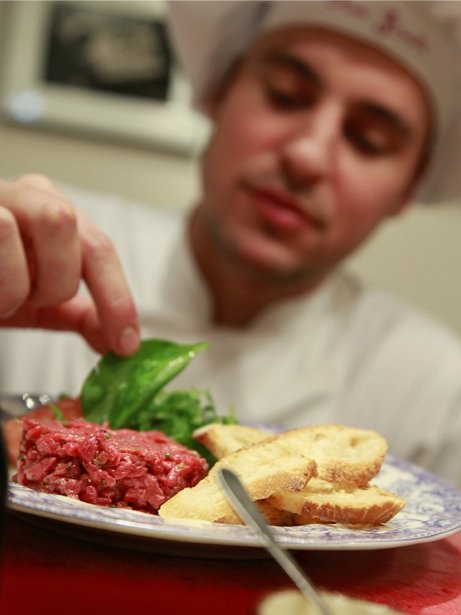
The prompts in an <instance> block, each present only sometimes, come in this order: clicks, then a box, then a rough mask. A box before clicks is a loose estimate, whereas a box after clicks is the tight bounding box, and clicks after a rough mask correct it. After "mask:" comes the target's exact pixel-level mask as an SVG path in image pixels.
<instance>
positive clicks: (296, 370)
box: [0, 187, 461, 487]
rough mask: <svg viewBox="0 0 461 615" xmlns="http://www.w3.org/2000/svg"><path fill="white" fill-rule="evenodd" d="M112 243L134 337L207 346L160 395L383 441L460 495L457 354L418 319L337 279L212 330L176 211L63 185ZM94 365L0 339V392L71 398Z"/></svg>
mask: <svg viewBox="0 0 461 615" xmlns="http://www.w3.org/2000/svg"><path fill="white" fill-rule="evenodd" d="M65 190H66V192H67V194H69V195H70V196H71V198H72V199H73V201H74V202H76V203H77V204H78V205H79V206H80V207H81V208H82V209H84V210H85V211H86V212H87V214H88V215H89V216H91V217H92V218H93V220H95V221H96V223H97V224H98V225H99V226H100V227H101V228H102V229H103V230H104V231H105V232H106V233H107V234H108V235H109V236H110V237H111V239H112V240H113V242H114V244H115V246H116V248H117V251H118V253H119V256H120V258H121V261H122V263H123V265H124V268H125V271H126V275H127V277H128V280H129V282H130V284H131V287H132V290H133V293H134V295H135V298H136V302H137V305H138V308H139V311H140V316H141V322H142V332H143V336H144V337H162V338H166V339H171V340H175V341H178V342H198V341H207V342H208V343H209V348H208V349H207V350H205V351H203V352H201V353H200V354H199V355H198V356H196V357H195V358H194V359H193V361H192V363H191V364H190V365H189V366H188V367H187V368H186V369H185V370H184V371H183V372H182V374H180V375H179V376H178V377H177V378H175V380H174V381H173V382H172V383H171V384H170V385H169V388H182V387H196V388H203V389H208V390H209V391H210V393H211V394H212V396H213V398H214V400H215V403H216V405H217V407H218V410H219V411H221V412H227V411H228V409H229V408H230V407H232V408H234V409H235V411H236V413H237V417H238V418H239V419H240V420H242V421H248V422H255V423H268V424H276V425H280V426H285V427H292V426H304V425H309V424H315V423H329V422H338V423H343V424H346V425H352V426H357V427H363V428H371V429H376V430H377V431H379V432H380V433H381V434H382V435H383V436H384V437H386V438H387V440H388V442H389V451H390V453H392V454H394V455H396V456H399V457H402V458H406V459H408V460H410V461H414V462H416V463H418V464H420V465H423V466H425V467H426V468H428V469H430V470H432V471H434V472H436V473H439V474H440V475H442V476H444V477H445V478H446V479H448V480H449V481H451V482H452V483H455V484H457V485H458V486H460V487H461V344H460V341H459V340H458V338H457V337H456V336H455V335H454V334H453V333H452V332H450V331H448V330H446V329H445V328H443V327H442V326H441V325H439V324H437V323H435V322H434V321H432V320H431V319H430V318H429V317H428V316H426V315H424V314H422V313H420V312H418V311H416V310H415V309H413V308H411V307H410V306H407V305H406V304H404V303H402V302H399V301H397V300H396V299H394V298H392V297H391V296H389V295H387V294H385V293H383V292H381V291H379V290H376V289H370V288H364V287H363V286H361V285H360V283H359V282H358V281H357V280H356V279H355V278H354V277H352V276H351V275H350V274H348V273H346V272H343V271H338V272H337V273H335V274H333V275H332V276H331V277H330V278H329V279H328V280H327V281H326V282H325V283H324V284H323V286H321V287H320V288H319V289H318V290H316V291H315V292H314V293H311V294H309V295H306V296H303V297H296V298H292V299H288V300H285V301H283V302H281V303H279V304H277V305H274V306H271V307H269V308H268V309H266V311H265V312H264V313H263V314H261V315H260V316H259V317H258V318H257V319H256V321H255V322H254V323H253V324H252V325H251V327H249V328H245V329H238V328H228V327H222V326H219V327H217V326H216V325H214V324H213V323H212V322H211V321H210V298H209V294H208V290H207V288H206V286H205V284H204V281H203V279H202V277H201V274H200V272H199V271H198V269H197V268H196V266H195V263H194V261H193V259H192V257H191V254H190V251H189V246H188V242H187V240H186V237H185V218H184V216H183V215H181V214H178V213H177V212H174V211H167V210H161V209H155V208H152V207H147V206H142V205H139V204H134V203H128V202H125V201H123V200H121V199H119V198H116V197H111V196H103V195H95V194H92V193H89V192H84V191H80V190H77V189H75V188H69V187H65ZM97 358H98V357H97V356H96V355H95V354H94V353H93V352H92V351H91V350H90V349H89V348H88V347H87V345H86V344H85V342H84V341H83V340H81V339H80V338H79V337H78V336H77V335H75V334H67V333H54V332H42V331H32V330H22V331H20V330H9V329H3V330H1V329H0V391H1V392H3V393H5V392H10V393H18V392H24V391H28V392H43V391H45V392H47V393H49V394H57V393H61V392H66V393H68V394H71V395H75V394H78V392H79V391H80V387H81V384H82V382H83V379H84V377H85V376H86V375H87V373H88V372H89V371H90V369H91V368H92V367H93V365H94V364H95V362H96V360H97Z"/></svg>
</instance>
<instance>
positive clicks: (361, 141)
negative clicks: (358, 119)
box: [345, 124, 397, 156]
mask: <svg viewBox="0 0 461 615" xmlns="http://www.w3.org/2000/svg"><path fill="white" fill-rule="evenodd" d="M345 135H346V137H347V139H348V140H349V142H350V143H351V144H352V145H353V147H355V149H357V151H359V152H361V153H362V154H365V155H367V156H386V155H387V154H391V153H392V152H394V151H395V150H396V149H397V144H396V143H394V139H392V138H390V137H389V136H388V135H387V134H385V133H384V132H383V131H381V130H379V129H375V128H372V127H369V126H357V125H354V124H352V125H349V124H346V126H345Z"/></svg>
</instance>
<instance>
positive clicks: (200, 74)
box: [169, 0, 461, 202]
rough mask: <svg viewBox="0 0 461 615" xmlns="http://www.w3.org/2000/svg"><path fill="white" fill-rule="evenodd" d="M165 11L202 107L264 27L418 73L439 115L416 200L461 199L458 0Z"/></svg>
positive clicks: (329, 1)
mask: <svg viewBox="0 0 461 615" xmlns="http://www.w3.org/2000/svg"><path fill="white" fill-rule="evenodd" d="M169 13H170V15H169V26H170V36H171V39H172V42H173V45H174V47H175V49H176V52H177V56H178V60H179V62H180V64H181V67H182V69H183V70H184V72H185V74H186V77H187V78H188V79H189V81H190V84H191V86H192V91H193V101H194V104H195V106H196V107H197V108H199V109H202V110H204V109H205V105H206V101H207V99H208V96H209V94H210V93H211V92H212V91H213V89H214V88H215V87H216V86H217V85H218V84H219V83H220V81H221V79H222V78H223V76H224V75H225V74H226V72H227V70H228V69H229V67H230V66H231V64H232V63H233V61H234V60H235V59H236V58H237V57H239V56H240V55H241V54H242V53H243V52H244V51H245V49H246V48H247V47H248V46H249V45H250V44H251V43H252V41H253V40H254V39H255V38H256V37H257V36H259V35H260V34H261V33H262V32H267V31H269V30H273V29H276V28H278V27H281V26H289V25H299V24H307V25H310V26H316V27H325V28H329V29H333V30H335V31H338V32H342V33H344V34H347V35H349V36H353V37H354V38H358V39H360V40H363V41H364V42H368V43H370V44H372V45H374V46H376V47H379V48H381V49H383V50H384V51H385V52H387V53H388V54H389V55H390V56H392V57H394V58H395V59H397V60H398V61H399V62H400V63H401V64H402V65H403V66H405V67H406V68H407V69H408V70H410V72H412V73H413V74H414V75H415V76H416V77H417V78H418V80H419V81H420V83H421V84H422V86H423V87H424V88H425V89H426V91H427V93H428V96H429V98H430V100H431V101H432V106H433V110H434V113H435V117H436V123H437V131H436V133H437V134H436V142H435V147H434V152H433V157H432V161H431V167H430V169H429V172H428V173H427V175H426V176H425V178H424V179H423V181H422V182H421V186H420V190H419V193H418V195H417V197H418V200H420V201H423V202H435V201H443V200H448V199H453V198H457V197H460V196H461V159H460V162H458V156H459V152H460V151H461V1H455V2H451V1H449V0H447V1H445V0H434V1H432V0H423V1H420V0H413V1H408V2H406V1H383V2H381V1H379V0H371V1H362V0H319V1H316V0H315V1H313V0H294V1H292V0H270V1H266V0H230V1H221V0H217V1H213V0H211V1H203V0H202V1H192V0H185V1H181V0H175V1H173V2H171V3H170V10H169Z"/></svg>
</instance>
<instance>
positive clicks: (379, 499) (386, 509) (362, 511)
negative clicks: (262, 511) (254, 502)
mask: <svg viewBox="0 0 461 615" xmlns="http://www.w3.org/2000/svg"><path fill="white" fill-rule="evenodd" d="M270 506H273V507H274V508H278V509H280V511H282V513H283V514H282V515H281V517H282V518H283V516H284V514H285V513H286V512H291V513H293V519H292V524H293V525H304V524H307V523H344V524H347V525H379V524H380V523H386V522H387V521H389V520H390V519H392V517H394V516H395V515H396V514H397V513H398V512H399V511H400V510H402V508H403V507H404V506H405V500H404V499H403V498H401V497H399V496H398V495H395V494H394V493H390V492H388V491H384V490H383V489H380V488H379V487H377V486H374V485H369V486H367V487H361V488H358V487H351V488H341V487H338V486H337V485H334V484H332V483H329V482H327V481H324V480H322V479H319V478H313V479H312V480H310V481H309V483H308V484H307V485H306V487H305V488H304V489H303V490H302V491H298V492H296V493H288V492H287V491H284V492H283V493H276V494H275V495H273V496H271V497H270V498H269V499H268V501H267V508H269V507H270ZM272 517H273V518H274V519H277V516H276V514H275V512H272Z"/></svg>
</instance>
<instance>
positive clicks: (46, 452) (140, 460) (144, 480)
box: [16, 418, 208, 513]
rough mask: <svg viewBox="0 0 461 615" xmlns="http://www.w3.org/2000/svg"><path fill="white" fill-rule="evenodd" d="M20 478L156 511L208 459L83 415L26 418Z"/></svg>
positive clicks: (191, 481) (153, 435)
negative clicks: (65, 418) (60, 418)
mask: <svg viewBox="0 0 461 615" xmlns="http://www.w3.org/2000/svg"><path fill="white" fill-rule="evenodd" d="M22 422H23V435H22V440H21V448H20V456H19V459H18V465H17V468H18V470H17V474H16V480H17V481H18V483H20V484H21V485H24V486H26V487H31V488H32V489H37V490H39V491H44V492H46V493H56V494H60V495H67V496H71V497H74V498H78V499H80V500H82V501H84V502H89V503H91V504H100V505H103V506H115V507H121V508H132V509H135V510H141V511H144V512H149V513H156V512H157V510H158V509H159V507H160V506H161V505H162V504H163V502H165V501H166V500H167V499H169V498H171V497H172V496H173V495H174V494H175V493H177V492H178V491H180V490H181V489H184V487H192V486H194V485H196V484H197V483H198V482H199V481H200V480H201V479H202V478H203V477H204V476H205V474H206V473H207V471H208V465H207V462H206V461H205V460H204V459H203V458H201V457H200V456H199V455H198V454H197V453H196V452H195V451H192V450H189V449H188V448H186V447H184V446H182V445H181V444H178V443H177V442H176V441H174V440H172V439H171V438H168V437H167V436H166V435H165V434H163V433H161V432H158V431H145V432H138V431H133V430H130V429H118V430H111V429H108V428H107V427H106V426H100V425H96V424H94V423H90V422H88V421H86V420H84V419H76V420H72V421H68V422H60V421H54V420H42V421H40V420H34V419H30V418H24V419H23V421H22Z"/></svg>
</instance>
